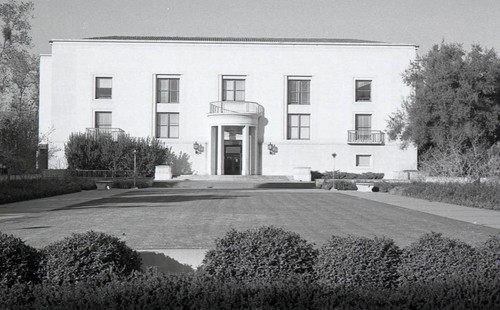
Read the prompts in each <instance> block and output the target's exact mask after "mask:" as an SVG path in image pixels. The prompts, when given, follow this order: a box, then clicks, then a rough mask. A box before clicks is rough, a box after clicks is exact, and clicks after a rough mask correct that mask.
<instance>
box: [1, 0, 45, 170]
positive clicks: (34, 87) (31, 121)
mask: <svg viewBox="0 0 500 310" xmlns="http://www.w3.org/2000/svg"><path fill="white" fill-rule="evenodd" d="M33 10H34V6H33V3H31V2H16V1H15V0H10V1H8V2H7V3H2V4H0V29H1V37H0V165H2V166H6V167H7V169H8V171H9V173H11V172H14V173H23V172H26V171H27V170H30V169H33V168H34V167H35V153H36V149H37V144H38V86H39V85H38V81H39V78H38V76H39V71H38V67H39V65H38V57H36V56H34V55H32V54H31V53H30V52H29V48H30V47H31V37H30V30H31V25H30V20H31V18H33Z"/></svg>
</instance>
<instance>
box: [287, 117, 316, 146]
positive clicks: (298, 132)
mask: <svg viewBox="0 0 500 310" xmlns="http://www.w3.org/2000/svg"><path fill="white" fill-rule="evenodd" d="M309 132H310V115H309V114H288V134H287V138H288V140H308V139H309Z"/></svg>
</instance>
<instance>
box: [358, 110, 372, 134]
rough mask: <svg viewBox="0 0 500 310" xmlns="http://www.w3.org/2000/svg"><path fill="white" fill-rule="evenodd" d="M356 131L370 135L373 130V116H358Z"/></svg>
mask: <svg viewBox="0 0 500 310" xmlns="http://www.w3.org/2000/svg"><path fill="white" fill-rule="evenodd" d="M355 129H356V131H361V132H368V133H369V132H370V131H371V130H372V115H371V114H356V121H355Z"/></svg>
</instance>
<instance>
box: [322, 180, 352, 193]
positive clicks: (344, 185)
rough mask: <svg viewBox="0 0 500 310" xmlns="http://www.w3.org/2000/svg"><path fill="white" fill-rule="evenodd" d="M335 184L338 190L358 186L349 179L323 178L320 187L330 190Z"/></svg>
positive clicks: (346, 189) (349, 189) (348, 189)
mask: <svg viewBox="0 0 500 310" xmlns="http://www.w3.org/2000/svg"><path fill="white" fill-rule="evenodd" d="M334 186H335V189H337V190H339V191H355V190H357V189H358V188H357V187H356V184H355V183H354V182H351V181H343V180H335V181H334V180H325V181H324V182H323V184H322V185H321V188H322V189H326V190H330V189H332V188H333V187H334Z"/></svg>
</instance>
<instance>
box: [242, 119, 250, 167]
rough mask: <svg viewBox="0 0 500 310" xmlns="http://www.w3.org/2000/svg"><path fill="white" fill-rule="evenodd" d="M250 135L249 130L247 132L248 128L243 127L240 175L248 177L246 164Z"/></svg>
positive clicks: (246, 126)
mask: <svg viewBox="0 0 500 310" xmlns="http://www.w3.org/2000/svg"><path fill="white" fill-rule="evenodd" d="M249 133H250V130H249V127H248V125H245V126H244V127H243V141H242V149H241V153H242V154H241V157H242V160H241V174H242V175H249V173H248V163H249V155H250V154H249V153H250V152H249V146H250V144H249V142H250V141H249V140H250V139H249V137H248V135H249Z"/></svg>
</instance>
